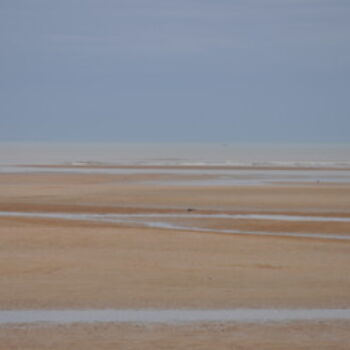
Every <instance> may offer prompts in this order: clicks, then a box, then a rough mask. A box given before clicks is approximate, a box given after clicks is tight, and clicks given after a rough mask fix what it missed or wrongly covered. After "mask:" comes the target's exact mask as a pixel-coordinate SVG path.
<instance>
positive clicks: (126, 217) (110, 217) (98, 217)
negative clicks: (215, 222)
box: [0, 211, 350, 240]
mask: <svg viewBox="0 0 350 350" xmlns="http://www.w3.org/2000/svg"><path fill="white" fill-rule="evenodd" d="M195 215H196V214H194V215H191V214H189V215H185V214H184V215H181V214H180V215H177V214H163V216H162V215H161V214H160V215H158V214H81V213H70V214H67V213H28V212H4V211H2V212H0V216H3V217H6V216H8V217H37V218H51V219H65V220H90V221H102V222H109V223H122V224H123V223H124V224H133V225H142V226H146V227H153V228H163V229H172V230H180V231H196V232H213V233H225V234H236V235H254V236H274V237H300V238H319V239H331V240H350V235H349V236H346V235H337V234H327V233H324V234H323V233H298V232H265V231H241V230H228V229H214V228H213V229H210V228H202V227H195V226H182V225H176V224H173V223H168V222H162V221H153V222H152V221H151V222H149V221H135V220H130V218H149V217H152V218H153V217H163V218H169V217H174V218H176V217H188V218H191V217H192V218H193V217H197V218H199V217H200V218H208V217H213V215H210V214H209V215H204V214H202V215H201V214H197V215H196V216H195ZM199 215H200V216H199ZM227 215H228V214H227ZM227 215H226V214H218V215H217V216H215V217H220V218H223V217H224V218H227ZM236 216H237V215H236ZM240 216H242V215H240ZM247 216H248V215H247ZM247 216H245V217H247ZM250 216H253V215H250ZM257 216H260V215H257ZM279 216H281V215H279ZM228 217H229V218H232V216H230V215H228ZM341 219H342V218H341Z"/></svg>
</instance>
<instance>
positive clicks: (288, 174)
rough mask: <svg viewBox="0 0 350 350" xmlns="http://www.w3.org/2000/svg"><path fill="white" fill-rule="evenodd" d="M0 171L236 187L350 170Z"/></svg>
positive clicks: (348, 176)
mask: <svg viewBox="0 0 350 350" xmlns="http://www.w3.org/2000/svg"><path fill="white" fill-rule="evenodd" d="M0 173H5V174H8V173H11V174H12V173H25V174H27V173H28V174H37V173H39V174H55V173H60V174H100V175H107V174H108V175H113V174H114V175H134V174H140V175H142V174H161V175H174V176H178V175H198V176H204V175H207V176H213V178H211V179H191V180H189V179H181V178H178V179H176V180H163V179H159V180H156V181H154V180H150V181H144V180H142V183H145V184H147V183H148V184H159V185H168V186H169V185H170V186H234V185H262V184H274V183H281V182H282V183H293V182H295V183H300V182H308V183H310V182H311V183H319V182H331V183H349V182H350V170H345V169H344V170H332V169H329V170H304V169H295V170H288V169H286V170H273V169H208V168H206V169H192V168H191V169H186V168H182V169H171V168H169V169H164V168H162V169H142V168H103V167H101V168H89V167H79V166H76V167H67V168H55V167H22V166H0Z"/></svg>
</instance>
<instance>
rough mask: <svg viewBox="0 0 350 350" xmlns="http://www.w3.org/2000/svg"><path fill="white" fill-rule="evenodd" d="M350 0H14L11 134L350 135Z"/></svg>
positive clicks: (95, 138)
mask: <svg viewBox="0 0 350 350" xmlns="http://www.w3.org/2000/svg"><path fill="white" fill-rule="evenodd" d="M349 96H350V1H349V0H176V1H174V0H59V1H57V0H31V1H28V0H1V1H0V141H6V142H8V141H52V142H66V141H67V142H227V143H245V142H249V143H261V142H266V143H280V142H286V143H309V142H311V143H322V142H324V143H327V142H335V143H347V142H350V108H349V105H350V98H349Z"/></svg>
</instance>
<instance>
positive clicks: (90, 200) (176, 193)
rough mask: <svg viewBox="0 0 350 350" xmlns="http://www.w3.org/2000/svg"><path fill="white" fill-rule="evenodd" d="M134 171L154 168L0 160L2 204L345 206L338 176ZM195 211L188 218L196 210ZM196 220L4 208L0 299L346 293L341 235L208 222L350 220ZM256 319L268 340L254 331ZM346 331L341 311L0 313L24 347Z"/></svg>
mask: <svg viewBox="0 0 350 350" xmlns="http://www.w3.org/2000/svg"><path fill="white" fill-rule="evenodd" d="M135 176H137V177H138V179H137V180H138V181H139V180H140V176H144V177H145V178H146V177H147V179H154V180H157V179H158V177H157V175H150V174H148V175H130V177H129V176H128V175H125V176H124V175H123V176H121V175H118V176H117V175H96V174H94V175H87V174H84V175H82V174H12V175H9V174H1V175H0V193H1V197H0V210H2V211H4V210H7V211H24V212H35V211H38V212H56V213H57V212H65V213H67V212H68V213H69V212H72V213H74V212H75V213H84V212H86V213H140V212H148V213H169V212H170V213H186V212H187V210H188V208H192V209H195V211H196V212H199V213H201V212H203V213H208V212H215V213H236V214H239V213H241V214H285V215H290V214H292V215H316V216H322V217H330V216H337V217H350V200H349V198H350V185H348V184H326V183H321V184H292V185H288V184H284V185H279V186H269V185H264V186H229V187H215V186H204V187H198V186H197V187H188V186H187V187H181V186H165V185H162V186H157V185H156V184H143V183H140V182H138V181H137V182H135V181H134V180H135ZM153 176H155V177H154V178H153ZM167 176H168V175H167ZM181 220H183V219H181ZM181 220H179V219H176V220H175V222H176V223H179V224H180V223H183V221H181ZM192 220H193V219H191V220H189V221H188V223H190V224H191V223H196V224H198V220H197V221H196V222H193V221H192ZM200 221H201V220H200ZM201 225H202V226H203V227H211V228H212V229H213V232H206V233H204V232H191V231H176V230H171V229H167V230H164V229H156V228H146V227H136V226H134V225H125V224H118V223H107V222H86V221H68V220H61V219H48V218H29V217H27V218H15V217H1V218H0V236H1V247H0V263H1V264H0V286H1V288H0V305H1V309H2V310H4V309H17V310H22V309H65V308H73V309H79V308H83V309H86V308H122V309H123V308H124V309H125V308H133V309H135V308H136V309H137V308H172V309H178V308H180V309H186V308H195V309H216V308H221V309H227V308H242V307H244V308H349V307H350V297H349V296H350V268H349V266H350V242H347V241H336V240H327V241H326V240H321V239H317V238H301V237H299V238H296V237H267V236H264V237H262V236H249V237H248V236H244V235H237V236H230V235H223V234H217V233H215V228H238V229H247V230H248V229H257V230H263V231H269V230H271V231H272V232H273V231H281V232H283V231H292V232H310V233H312V232H323V233H330V234H332V233H333V234H342V235H348V234H349V233H350V226H349V225H350V224H349V223H348V222H303V221H301V222H285V221H278V220H263V221H262V220H260V221H259V220H256V219H250V220H237V221H235V222H234V227H232V222H228V221H225V222H222V221H220V222H218V221H213V222H210V223H209V222H206V221H205V220H202V221H201ZM218 329H219V330H218ZM325 329H327V330H328V331H327V332H325ZM264 332H268V334H270V337H269V340H266V338H265V340H264V339H263V335H264V334H265V333H264ZM101 334H103V336H101ZM218 334H220V335H223V337H221V336H219V335H218ZM348 334H350V326H349V323H348V322H340V321H332V322H326V323H323V322H314V323H308V324H307V325H305V327H304V326H303V322H297V323H286V324H280V325H275V324H271V325H270V324H265V325H261V324H256V325H249V326H248V325H245V326H243V325H230V324H225V325H211V326H205V325H201V326H199V325H197V326H194V325H193V326H191V327H189V328H186V329H185V328H183V327H180V326H178V327H171V326H152V327H151V328H148V327H143V328H142V327H141V328H140V327H138V326H132V325H130V326H120V325H119V326H117V325H110V324H108V325H91V326H87V325H75V326H71V327H68V326H67V327H63V326H62V327H59V326H56V327H55V326H45V327H39V326H38V327H34V328H29V329H27V328H21V327H19V328H18V327H14V328H8V327H7V328H6V327H5V328H4V327H1V330H0V335H1V340H2V342H1V345H0V349H2V348H4V349H5V348H6V349H8V348H9V347H10V346H11V347H10V348H14V349H16V348H18V349H22V348H24V344H26V346H25V348H28V349H30V348H33V349H48V348H50V346H51V348H52V349H56V348H57V349H58V348H62V347H64V346H63V345H67V346H68V345H69V344H70V345H72V344H74V348H75V349H79V348H82V349H89V348H91V349H92V348H96V347H98V348H106V349H110V348H111V349H112V348H113V346H114V348H116V347H117V346H118V345H119V346H122V348H123V349H124V348H125V349H128V348H130V349H132V348H137V346H138V348H140V346H141V345H140V344H143V345H144V346H141V347H142V348H145V349H147V347H148V348H150V349H151V348H157V347H158V348H162V347H165V348H174V349H176V348H195V347H197V348H200V349H206V348H208V349H209V348H210V349H211V348H214V347H218V346H220V348H225V347H226V348H230V349H231V348H234V347H232V345H235V346H236V347H237V348H244V349H255V348H256V347H257V344H260V345H261V346H260V347H258V348H264V347H262V346H265V348H266V349H273V348H276V349H277V348H278V349H279V348H283V349H288V346H289V348H291V349H298V348H300V349H307V348H310V349H311V348H321V349H322V346H323V348H328V349H338V348H339V349H345V348H348V346H349V339H350V337H349V335H348ZM84 335H85V336H84ZM291 336H292V337H293V339H292V340H291ZM3 339H4V340H3ZM89 339H91V341H90V342H89V341H88V340H89ZM130 339H132V340H131V341H130ZM264 342H265V343H264ZM214 344H215V346H214ZM345 345H346V346H345ZM1 346H2V348H1ZM16 346H17V347H16Z"/></svg>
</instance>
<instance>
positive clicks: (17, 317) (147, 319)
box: [0, 309, 350, 325]
mask: <svg viewBox="0 0 350 350" xmlns="http://www.w3.org/2000/svg"><path fill="white" fill-rule="evenodd" d="M301 320H305V321H315V320H316V321H319V320H350V309H231V310H230V309H229V310H227V309H226V310H196V309H193V310H188V309H186V310H185V309H183V310H181V309H170V310H154V309H139V310H132V309H125V310H118V309H102V310H8V311H0V324H5V325H6V324H7V325H9V324H25V323H27V324H28V323H40V322H51V323H57V324H69V323H78V322H81V323H93V322H115V323H126V322H128V323H197V322H285V321H301Z"/></svg>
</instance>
